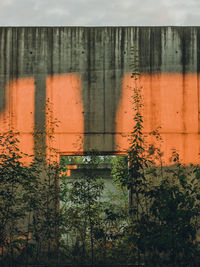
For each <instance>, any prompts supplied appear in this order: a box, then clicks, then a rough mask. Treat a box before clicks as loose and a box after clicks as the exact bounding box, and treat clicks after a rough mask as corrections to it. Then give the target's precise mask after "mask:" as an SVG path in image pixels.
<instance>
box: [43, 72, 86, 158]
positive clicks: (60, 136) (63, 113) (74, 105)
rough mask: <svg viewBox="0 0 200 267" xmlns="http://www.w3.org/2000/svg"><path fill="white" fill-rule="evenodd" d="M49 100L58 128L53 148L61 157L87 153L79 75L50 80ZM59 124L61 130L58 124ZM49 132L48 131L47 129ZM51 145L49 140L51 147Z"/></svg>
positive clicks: (47, 83) (48, 80)
mask: <svg viewBox="0 0 200 267" xmlns="http://www.w3.org/2000/svg"><path fill="white" fill-rule="evenodd" d="M46 86H47V87H46V88H47V89H46V90H47V91H46V97H47V100H49V103H50V109H51V111H50V114H48V113H47V114H46V115H47V117H48V116H49V115H50V117H51V122H52V124H47V127H48V128H49V129H50V128H51V127H52V126H53V127H55V134H54V140H53V143H52V144H51V146H53V147H54V148H55V149H56V150H57V152H58V153H62V152H69V151H70V152H71V151H72V152H73V153H83V136H84V117H83V103H82V92H81V90H82V87H81V79H80V76H79V75H78V74H63V75H53V76H49V77H47V81H46ZM55 121H58V126H57V127H56V126H55V125H54V122H55ZM47 132H48V129H47ZM50 142H51V141H50V139H49V137H48V136H47V144H49V143H50Z"/></svg>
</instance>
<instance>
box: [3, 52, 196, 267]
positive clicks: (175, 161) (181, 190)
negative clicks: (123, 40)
mask: <svg viewBox="0 0 200 267" xmlns="http://www.w3.org/2000/svg"><path fill="white" fill-rule="evenodd" d="M131 51H132V53H133V58H134V62H133V65H132V67H133V69H132V70H133V71H132V78H133V88H132V90H133V97H132V99H131V101H132V104H133V108H134V110H135V115H134V117H133V122H134V126H133V130H132V133H131V135H130V137H129V140H130V147H129V150H128V151H127V155H128V157H119V158H117V157H115V158H113V159H112V162H111V161H110V158H107V159H106V160H107V161H106V162H107V163H109V164H111V163H112V176H113V183H114V184H115V186H116V188H117V190H118V191H119V192H120V194H122V195H123V196H124V198H123V201H119V198H118V196H119V195H116V193H113V194H111V195H110V198H106V199H104V198H103V192H104V190H105V184H104V181H103V179H102V178H103V177H101V176H98V175H97V174H96V172H95V170H96V168H98V166H99V165H100V164H102V161H103V157H100V156H99V154H98V153H97V152H94V151H93V152H91V153H90V154H89V155H87V157H85V158H84V160H83V158H81V157H76V158H74V159H73V158H71V159H70V158H68V160H62V161H61V166H60V167H59V166H58V165H57V163H56V162H55V161H54V159H55V157H54V153H55V149H54V148H53V133H54V128H55V127H56V125H57V122H54V121H52V119H51V114H50V115H48V114H49V112H50V111H51V110H50V109H49V108H47V109H46V110H47V111H48V114H47V116H46V118H47V120H46V123H47V124H48V127H45V129H47V130H45V131H44V132H42V133H41V132H38V131H37V132H35V137H37V135H39V136H38V137H39V140H40V137H41V134H43V135H44V136H45V137H46V138H48V143H47V146H48V147H45V148H43V149H42V151H47V150H48V155H49V157H48V160H47V159H46V157H44V156H43V155H41V154H40V153H39V152H40V151H38V153H36V155H35V157H34V159H33V161H32V164H31V165H30V166H29V167H27V166H25V165H24V164H23V163H22V161H21V158H22V156H24V155H23V154H22V153H21V152H20V149H19V146H18V145H19V141H18V136H17V134H15V133H14V132H13V131H12V130H10V131H8V132H7V133H5V134H4V135H0V151H1V154H0V266H29V265H33V266H34V265H37V264H40V265H45V266H59V265H65V266H66V265H68V266H80V265H87V266H88V265H89V266H110V265H112V266H118V265H121V266H199V264H200V257H199V253H200V251H199V245H200V244H199V239H198V232H199V229H200V214H199V213H200V190H199V188H200V168H199V166H193V165H191V166H187V167H186V166H184V165H182V164H181V162H180V160H179V154H178V153H177V151H173V152H172V157H171V162H172V166H171V167H164V166H163V163H162V155H163V153H162V151H161V149H160V145H159V142H161V141H162V140H161V136H160V135H159V131H157V130H155V131H154V132H153V133H152V134H153V135H154V136H155V139H156V140H158V145H157V146H155V145H154V146H153V145H149V146H148V145H147V144H146V139H145V135H144V134H143V115H142V108H143V99H142V88H141V87H140V86H139V71H138V62H137V59H138V55H137V53H138V52H137V49H136V48H133V49H132V50H131ZM45 146H46V144H45ZM38 148H39V145H38ZM27 156H28V155H27ZM30 157H31V156H30ZM155 161H156V164H155ZM74 162H76V164H85V168H83V169H82V174H81V175H80V177H79V179H74V180H72V179H71V180H70V179H69V177H67V176H66V175H63V177H61V174H62V173H64V170H65V168H67V166H66V165H70V164H73V163H74ZM158 163H159V164H160V165H159V166H158ZM58 183H60V186H59V187H58ZM127 191H129V198H128V197H127ZM59 203H60V204H59ZM58 204H59V205H58Z"/></svg>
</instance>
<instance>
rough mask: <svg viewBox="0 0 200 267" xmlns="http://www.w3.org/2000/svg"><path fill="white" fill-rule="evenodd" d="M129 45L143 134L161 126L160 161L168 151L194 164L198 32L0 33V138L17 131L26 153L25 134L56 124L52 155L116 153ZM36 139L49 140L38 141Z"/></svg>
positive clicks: (123, 131) (127, 118) (124, 128)
mask: <svg viewBox="0 0 200 267" xmlns="http://www.w3.org/2000/svg"><path fill="white" fill-rule="evenodd" d="M133 45H137V46H138V48H139V58H140V72H141V74H142V75H141V78H140V81H139V83H140V84H141V86H142V87H143V93H144V103H145V107H144V130H145V132H146V133H149V132H150V131H152V130H154V129H155V128H157V127H158V126H161V134H162V137H163V143H162V149H163V151H164V153H165V159H166V160H167V158H168V157H169V155H170V153H171V149H173V148H176V149H178V151H179V152H180V154H181V157H182V158H183V160H184V162H185V163H189V162H193V163H197V162H198V161H199V157H198V153H199V152H200V149H199V148H200V147H199V132H200V119H199V116H200V99H199V97H200V96H199V95H200V94H199V89H200V87H199V86H200V85H199V81H200V79H199V78H200V76H199V75H200V74H199V71H200V27H99V28H98V27H94V28H84V27H52V28H51V27H50V28H43V27H42V28H0V127H1V128H0V129H1V132H3V131H5V130H6V129H7V128H8V127H13V128H14V129H15V130H16V131H19V132H20V134H21V137H20V138H21V141H22V142H21V146H22V149H23V150H24V151H25V152H30V153H32V152H33V151H34V150H36V147H37V142H36V140H34V138H33V136H32V134H31V133H32V132H33V130H34V129H35V128H37V129H39V130H43V129H44V127H47V128H48V127H49V125H50V122H49V118H50V120H51V121H55V118H57V119H58V120H59V121H60V123H59V126H58V127H56V129H55V130H56V131H55V143H54V145H55V147H56V148H57V151H58V153H59V154H73V153H81V152H83V151H88V150H90V149H97V150H99V151H102V152H111V153H113V152H123V151H124V150H125V149H126V148H127V147H128V142H127V135H128V133H129V132H130V130H131V129H132V125H133V123H132V116H133V112H132V107H131V103H130V95H131V90H130V87H132V86H133V79H131V78H130V72H131V68H130V62H131V55H130V48H131V46H133ZM47 99H49V104H48V106H49V109H48V110H50V112H49V111H48V112H47V108H45V103H46V101H47ZM44 109H46V111H45V110H44ZM47 113H49V116H47ZM40 141H41V142H44V143H45V142H47V144H48V142H49V140H48V138H46V137H45V136H43V137H40ZM152 141H153V140H151V138H150V142H152Z"/></svg>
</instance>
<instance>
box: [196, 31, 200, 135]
mask: <svg viewBox="0 0 200 267" xmlns="http://www.w3.org/2000/svg"><path fill="white" fill-rule="evenodd" d="M197 90H198V133H199V134H200V28H197Z"/></svg>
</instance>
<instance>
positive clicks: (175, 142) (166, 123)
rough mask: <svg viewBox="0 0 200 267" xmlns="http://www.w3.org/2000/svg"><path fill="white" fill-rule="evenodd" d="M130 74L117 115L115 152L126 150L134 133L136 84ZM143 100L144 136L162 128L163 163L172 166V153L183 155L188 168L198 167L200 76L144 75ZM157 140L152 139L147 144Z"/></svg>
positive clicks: (173, 74) (199, 148) (142, 83)
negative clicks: (134, 90)
mask: <svg viewBox="0 0 200 267" xmlns="http://www.w3.org/2000/svg"><path fill="white" fill-rule="evenodd" d="M130 76H131V75H130V74H127V75H125V77H124V78H123V82H122V96H121V99H120V103H119V107H118V111H117V115H116V132H117V134H116V148H117V149H120V150H126V149H127V148H128V146H129V142H128V138H127V135H128V133H130V131H131V129H133V125H134V122H133V116H134V111H133V105H132V103H131V95H132V94H133V92H132V89H133V87H134V80H133V79H132V78H131V77H130ZM138 86H139V87H141V88H142V93H143V97H144V108H143V115H144V132H145V133H146V134H149V133H150V132H151V131H153V130H155V129H156V128H157V127H161V129H160V134H161V137H162V139H163V142H162V143H161V150H162V151H163V152H164V157H163V160H164V162H165V164H169V163H170V161H169V158H170V156H171V153H172V150H173V149H176V150H177V152H178V153H180V158H181V159H182V161H183V162H184V163H186V164H189V163H194V164H197V163H199V152H200V147H199V144H200V143H199V141H200V139H199V134H198V125H199V121H198V112H199V110H198V108H199V107H198V94H199V93H198V86H197V74H196V73H189V74H185V75H184V77H183V74H181V73H180V74H179V73H159V74H151V75H150V74H149V75H148V74H142V75H141V76H140V78H139V80H138ZM154 142H155V138H154V137H151V136H149V137H148V143H154Z"/></svg>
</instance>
